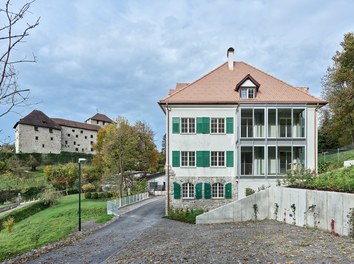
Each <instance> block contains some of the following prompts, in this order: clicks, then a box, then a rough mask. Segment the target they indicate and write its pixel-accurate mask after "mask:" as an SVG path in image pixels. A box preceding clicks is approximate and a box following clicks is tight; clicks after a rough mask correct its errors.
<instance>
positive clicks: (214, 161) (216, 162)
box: [211, 151, 225, 167]
mask: <svg viewBox="0 0 354 264" xmlns="http://www.w3.org/2000/svg"><path fill="white" fill-rule="evenodd" d="M224 166H225V152H224V151H211V167H224Z"/></svg>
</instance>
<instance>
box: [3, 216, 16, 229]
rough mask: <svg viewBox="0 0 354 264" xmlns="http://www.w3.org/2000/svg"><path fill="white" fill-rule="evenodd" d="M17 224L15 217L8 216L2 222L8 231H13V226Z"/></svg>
mask: <svg viewBox="0 0 354 264" xmlns="http://www.w3.org/2000/svg"><path fill="white" fill-rule="evenodd" d="M14 225H15V219H14V218H13V217H9V218H7V219H6V220H5V221H4V222H2V226H3V227H4V228H5V229H6V230H7V232H9V233H11V231H12V228H13V227H14Z"/></svg>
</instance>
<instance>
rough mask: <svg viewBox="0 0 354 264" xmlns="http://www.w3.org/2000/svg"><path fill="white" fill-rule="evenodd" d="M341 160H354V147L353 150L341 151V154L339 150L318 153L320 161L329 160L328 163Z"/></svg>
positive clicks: (341, 161)
mask: <svg viewBox="0 0 354 264" xmlns="http://www.w3.org/2000/svg"><path fill="white" fill-rule="evenodd" d="M338 160H339V162H340V163H342V165H343V162H344V161H345V160H354V149H352V150H347V151H340V152H339V155H338V152H336V151H334V152H331V153H327V154H325V155H323V154H322V153H318V161H319V162H324V161H326V162H328V163H337V162H338Z"/></svg>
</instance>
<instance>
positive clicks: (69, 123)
mask: <svg viewBox="0 0 354 264" xmlns="http://www.w3.org/2000/svg"><path fill="white" fill-rule="evenodd" d="M52 120H53V121H55V122H56V123H57V124H58V125H61V126H67V127H73V128H81V129H86V130H93V131H98V130H100V128H101V127H100V126H96V125H91V124H86V123H81V122H76V121H71V120H66V119H61V118H52Z"/></svg>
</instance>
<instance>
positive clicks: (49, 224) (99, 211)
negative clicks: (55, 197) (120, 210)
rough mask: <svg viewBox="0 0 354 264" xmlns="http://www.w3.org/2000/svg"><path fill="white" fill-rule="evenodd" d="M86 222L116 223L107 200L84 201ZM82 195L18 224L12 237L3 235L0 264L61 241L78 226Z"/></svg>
mask: <svg viewBox="0 0 354 264" xmlns="http://www.w3.org/2000/svg"><path fill="white" fill-rule="evenodd" d="M81 208H82V211H81V212H82V215H81V216H82V222H83V223H84V222H86V221H89V220H95V221H96V222H97V223H105V222H107V221H109V220H110V219H112V216H110V215H107V214H106V201H105V200H85V199H82V207H81ZM77 210H78V195H77V194H75V195H69V196H65V197H62V198H61V199H60V201H59V203H58V204H56V205H54V206H52V207H50V208H48V209H45V210H43V211H41V212H39V213H37V214H34V215H32V216H31V217H29V218H26V219H24V220H22V221H20V222H19V223H15V225H14V227H13V230H12V232H11V233H8V232H7V231H6V230H1V232H0V261H2V260H4V259H7V258H10V257H12V256H15V255H18V254H21V253H24V252H27V251H30V250H32V249H34V248H36V238H38V243H37V247H40V246H43V245H45V244H47V243H50V242H54V241H57V240H59V239H61V238H63V237H65V236H66V235H68V234H69V233H70V232H71V231H73V230H75V231H76V229H77V226H78V211H77Z"/></svg>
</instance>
